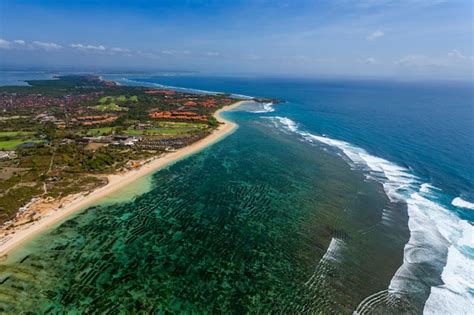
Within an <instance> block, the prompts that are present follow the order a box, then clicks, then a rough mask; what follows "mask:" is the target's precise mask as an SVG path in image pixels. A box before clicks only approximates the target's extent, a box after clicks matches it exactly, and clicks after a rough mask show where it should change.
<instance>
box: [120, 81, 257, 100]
mask: <svg viewBox="0 0 474 315" xmlns="http://www.w3.org/2000/svg"><path fill="white" fill-rule="evenodd" d="M121 80H122V81H124V82H129V83H134V84H140V85H143V86H153V87H158V88H160V89H170V90H175V91H180V92H189V93H196V94H208V95H217V94H225V92H218V91H208V90H200V89H193V88H185V87H180V86H173V85H165V84H160V83H154V82H146V81H140V80H133V79H128V78H122V79H121ZM229 95H230V96H232V97H234V98H242V99H248V100H251V99H253V98H254V97H253V96H249V95H243V94H233V93H231V94H229Z"/></svg>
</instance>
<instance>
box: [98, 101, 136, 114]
mask: <svg viewBox="0 0 474 315" xmlns="http://www.w3.org/2000/svg"><path fill="white" fill-rule="evenodd" d="M93 108H95V109H97V110H100V111H102V112H105V111H114V112H119V111H125V110H128V108H127V107H121V106H118V105H117V104H115V103H109V104H100V105H97V106H94V107H93Z"/></svg>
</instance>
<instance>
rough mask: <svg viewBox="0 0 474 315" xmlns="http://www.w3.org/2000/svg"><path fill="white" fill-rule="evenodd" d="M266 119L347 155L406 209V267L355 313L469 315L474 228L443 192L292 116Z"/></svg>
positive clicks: (464, 204)
mask: <svg viewBox="0 0 474 315" xmlns="http://www.w3.org/2000/svg"><path fill="white" fill-rule="evenodd" d="M264 118H266V119H269V120H270V121H271V122H272V123H273V124H274V125H275V126H276V127H277V128H279V129H280V130H283V131H285V132H287V133H293V134H296V135H297V136H298V137H300V139H301V140H303V141H306V142H308V143H311V144H314V145H321V144H322V145H324V146H329V147H332V148H335V149H337V150H340V151H342V153H343V156H344V158H345V159H346V161H347V162H348V163H349V164H350V165H351V167H352V168H354V169H358V170H360V171H362V172H363V173H364V174H365V175H366V177H367V178H370V179H373V180H376V181H377V182H379V183H381V184H382V185H383V187H384V190H385V193H386V194H387V196H388V198H389V199H390V201H391V202H394V203H404V204H406V205H407V212H408V216H409V219H408V227H409V230H410V238H409V241H408V243H407V244H406V245H405V248H404V255H403V256H404V257H403V264H402V265H401V266H400V267H399V269H398V270H397V272H396V273H395V275H394V276H393V278H392V280H391V282H390V285H389V287H388V290H385V291H381V292H380V294H379V293H375V294H374V295H373V296H371V297H368V298H366V299H365V300H364V301H362V303H361V304H360V305H359V307H358V308H357V310H356V313H358V314H362V313H367V312H369V313H370V312H371V311H375V312H382V313H384V312H385V313H387V312H396V310H400V308H398V309H397V308H396V307H401V306H400V305H398V306H397V305H396V304H397V303H399V304H403V306H402V307H403V309H404V310H407V309H409V310H412V311H417V312H421V311H423V312H424V313H427V314H448V313H451V314H452V313H456V314H468V313H469V311H470V310H472V309H474V242H473V240H474V227H473V226H472V225H471V224H470V223H469V222H467V221H465V220H462V219H460V218H459V217H458V216H457V215H456V214H455V213H454V211H453V209H450V208H449V207H450V205H443V204H442V203H441V202H440V201H439V200H444V199H445V195H444V194H443V191H442V190H441V189H439V188H436V187H434V186H433V185H431V184H429V183H424V182H423V181H422V179H421V178H419V177H418V176H416V175H415V174H414V173H413V172H412V171H411V170H410V169H408V168H405V167H402V166H399V165H397V164H395V163H393V162H390V161H388V160H385V159H383V158H380V157H377V156H373V155H371V154H370V153H368V152H367V151H366V150H364V149H362V148H359V147H357V146H354V145H352V144H350V143H348V142H345V141H341V140H336V139H332V138H329V137H326V136H320V135H315V134H312V133H309V132H307V131H304V130H301V129H300V127H299V126H298V124H297V123H295V122H294V121H293V120H291V119H289V118H287V117H279V116H274V117H264ZM453 205H455V206H457V207H460V206H461V207H464V208H469V207H470V206H473V205H472V204H471V203H469V202H466V201H465V200H462V199H461V198H455V199H454V200H453ZM425 301H426V302H425ZM395 302H397V303H395ZM423 303H424V305H423Z"/></svg>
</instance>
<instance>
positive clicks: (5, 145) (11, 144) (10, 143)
mask: <svg viewBox="0 0 474 315" xmlns="http://www.w3.org/2000/svg"><path fill="white" fill-rule="evenodd" d="M42 142H43V140H38V139H13V140H5V141H0V150H13V149H15V148H16V147H18V146H19V145H22V144H26V143H42Z"/></svg>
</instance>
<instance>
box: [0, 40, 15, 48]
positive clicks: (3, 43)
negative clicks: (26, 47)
mask: <svg viewBox="0 0 474 315" xmlns="http://www.w3.org/2000/svg"><path fill="white" fill-rule="evenodd" d="M10 48H12V43H10V42H9V41H7V40H5V39H3V38H0V49H10Z"/></svg>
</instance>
